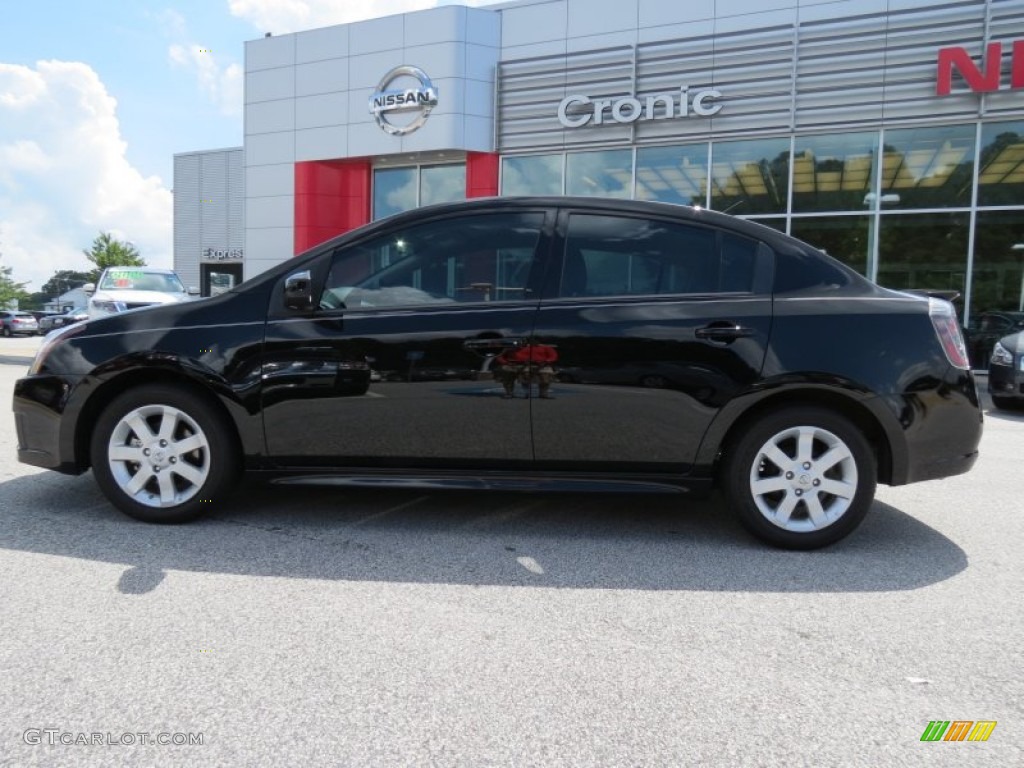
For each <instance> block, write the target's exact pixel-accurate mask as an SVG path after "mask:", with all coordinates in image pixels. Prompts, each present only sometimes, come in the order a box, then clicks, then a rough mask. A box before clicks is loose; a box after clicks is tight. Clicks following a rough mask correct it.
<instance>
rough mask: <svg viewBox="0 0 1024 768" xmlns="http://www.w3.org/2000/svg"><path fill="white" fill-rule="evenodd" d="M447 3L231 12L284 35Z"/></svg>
mask: <svg viewBox="0 0 1024 768" xmlns="http://www.w3.org/2000/svg"><path fill="white" fill-rule="evenodd" d="M490 2H497V0H465V2H463V3H462V4H464V5H487V4H488V3H490ZM445 4H447V3H443V2H439V1H438V0H345V2H339V1H338V0H228V7H229V8H230V9H231V13H232V15H234V16H237V17H239V18H241V19H245V20H246V21H248V22H249V23H250V24H252V25H253V26H254V27H256V29H258V30H259V31H260V32H261V33H264V32H271V33H272V34H275V35H283V34H286V33H288V32H301V31H302V30H306V29H315V28H317V27H326V26H330V25H331V24H348V23H350V22H353V21H361V20H363V19H371V18H376V17H379V16H390V15H391V14H395V13H407V12H409V11H420V10H423V9H424V8H433V7H435V6H438V5H445Z"/></svg>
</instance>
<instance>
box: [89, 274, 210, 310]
mask: <svg viewBox="0 0 1024 768" xmlns="http://www.w3.org/2000/svg"><path fill="white" fill-rule="evenodd" d="M82 288H83V290H84V291H85V293H86V294H87V295H88V296H89V302H88V306H87V307H86V309H87V311H88V314H89V318H90V319H94V318H98V317H107V316H109V315H116V314H118V313H120V312H125V311H127V310H129V309H142V308H144V307H152V306H156V305H159V304H176V303H178V302H182V301H189V300H191V299H192V298H194V297H196V296H198V295H199V289H198V288H189V289H188V290H185V286H184V285H183V284H182V282H181V279H180V278H179V277H178V275H177V274H175V272H174V271H173V270H170V269H160V268H158V267H107V269H105V270H103V274H101V275H100V279H99V280H98V281H97V282H96V283H95V284H93V283H86V284H85V285H84V286H82Z"/></svg>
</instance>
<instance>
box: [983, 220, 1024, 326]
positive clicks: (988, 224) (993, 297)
mask: <svg viewBox="0 0 1024 768" xmlns="http://www.w3.org/2000/svg"><path fill="white" fill-rule="evenodd" d="M995 311H999V312H1006V311H1013V312H1024V210H1020V211H989V212H987V213H979V214H978V224H977V227H976V229H975V231H974V275H973V279H972V282H971V325H974V324H975V323H974V319H975V318H977V317H979V316H980V315H982V314H984V313H986V312H995Z"/></svg>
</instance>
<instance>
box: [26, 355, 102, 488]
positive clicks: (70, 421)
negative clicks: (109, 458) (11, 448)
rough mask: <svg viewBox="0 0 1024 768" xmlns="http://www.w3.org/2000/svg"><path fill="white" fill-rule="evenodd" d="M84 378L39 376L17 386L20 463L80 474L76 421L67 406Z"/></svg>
mask: <svg viewBox="0 0 1024 768" xmlns="http://www.w3.org/2000/svg"><path fill="white" fill-rule="evenodd" d="M84 378H85V377H82V376H54V375H50V374H47V375H36V376H26V377H25V378H23V379H18V381H17V382H15V384H14V426H15V429H16V431H17V435H18V461H20V462H22V463H23V464H31V465H32V466H34V467H43V468H44V469H53V470H56V471H57V472H64V473H67V474H81V472H82V471H84V470H83V468H82V467H79V465H78V464H79V463H78V462H77V461H76V458H77V457H76V454H75V422H76V419H75V418H74V417H73V416H72V415H71V414H70V413H69V410H68V405H69V403H70V402H71V400H72V394H73V393H74V391H75V390H76V388H77V386H78V385H79V384H80V383H81V381H82V380H83V379H84Z"/></svg>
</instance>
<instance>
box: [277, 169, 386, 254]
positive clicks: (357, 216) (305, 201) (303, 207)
mask: <svg viewBox="0 0 1024 768" xmlns="http://www.w3.org/2000/svg"><path fill="white" fill-rule="evenodd" d="M372 179H373V168H372V167H371V165H370V162H369V160H313V161H309V162H302V163H296V164H295V253H296V254H299V253H302V252H303V251H305V250H308V249H309V248H312V247H313V246H315V245H319V244H320V243H322V242H324V241H325V240H330V239H331V238H332V237H335V236H337V235H340V234H343V233H345V232H348V231H350V230H353V229H355V228H356V227H361V226H362V225H363V224H366V223H368V222H369V221H370V201H371V197H370V193H371V184H372Z"/></svg>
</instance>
